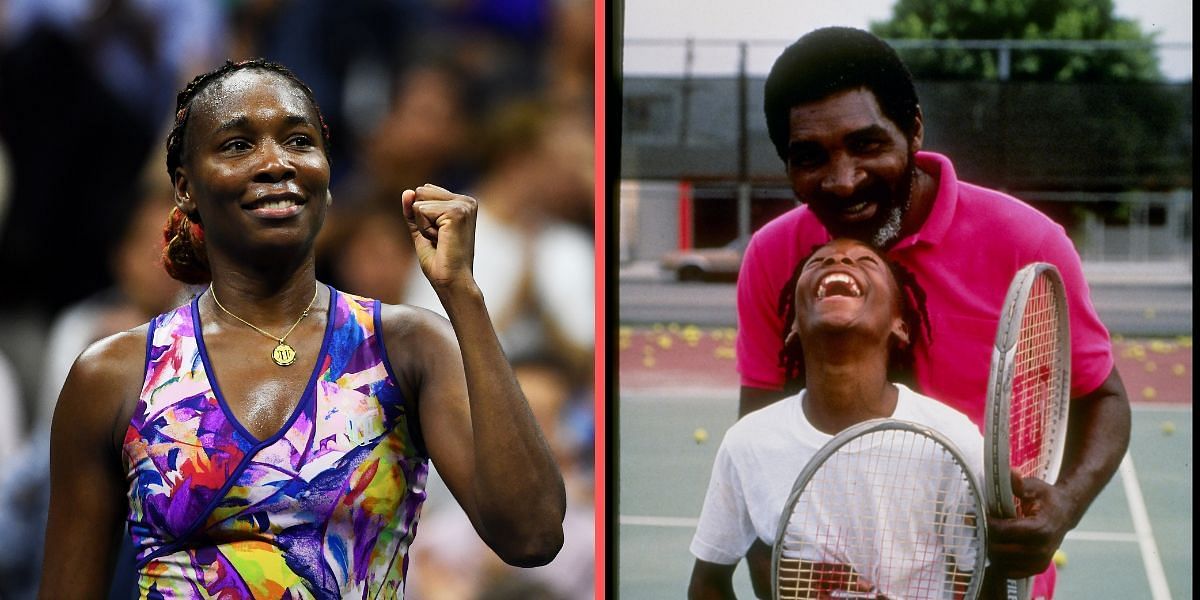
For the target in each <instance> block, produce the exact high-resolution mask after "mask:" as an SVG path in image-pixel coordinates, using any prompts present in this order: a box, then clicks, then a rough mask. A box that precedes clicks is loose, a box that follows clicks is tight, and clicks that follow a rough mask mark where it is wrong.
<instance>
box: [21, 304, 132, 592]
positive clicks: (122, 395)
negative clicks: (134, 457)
mask: <svg viewBox="0 0 1200 600" xmlns="http://www.w3.org/2000/svg"><path fill="white" fill-rule="evenodd" d="M145 340H146V328H145V327H142V328H140V329H139V330H135V331H132V332H125V333H120V334H117V335H114V336H112V337H109V338H106V339H104V340H101V341H99V342H96V343H95V344H93V345H92V346H91V347H90V348H88V349H87V350H85V351H84V352H83V354H81V355H80V356H79V358H78V359H76V360H75V364H74V365H73V366H72V367H71V371H70V374H69V375H67V380H66V382H65V383H64V384H63V389H62V393H61V394H59V399H58V404H57V406H56V408H55V411H54V421H53V425H52V427H51V433H50V515H49V519H48V521H47V524H46V553H45V557H44V559H43V561H42V579H41V589H40V596H39V597H41V598H85V597H90V596H94V595H96V594H97V593H98V590H107V589H108V587H109V581H110V579H111V577H112V569H113V562H114V558H115V555H116V552H117V543H118V542H119V540H120V531H121V522H122V518H123V515H124V512H125V509H126V507H127V502H126V500H125V489H124V475H123V474H122V472H121V463H120V451H119V448H120V445H121V442H122V440H121V432H122V431H123V428H121V426H120V423H121V420H122V418H123V417H126V418H127V417H128V407H127V406H126V405H129V406H132V401H131V396H130V394H132V395H133V396H132V397H133V398H136V397H137V393H138V388H139V386H140V380H141V375H142V373H141V368H142V365H143V359H142V357H143V355H144V353H145Z"/></svg>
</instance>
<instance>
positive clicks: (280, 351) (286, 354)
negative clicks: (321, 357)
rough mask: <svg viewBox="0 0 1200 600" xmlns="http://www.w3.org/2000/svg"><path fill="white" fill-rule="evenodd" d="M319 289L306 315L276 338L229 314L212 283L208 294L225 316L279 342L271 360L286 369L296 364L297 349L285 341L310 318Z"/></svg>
mask: <svg viewBox="0 0 1200 600" xmlns="http://www.w3.org/2000/svg"><path fill="white" fill-rule="evenodd" d="M319 289H320V288H318V287H316V286H314V287H313V297H312V300H310V301H309V302H308V308H305V309H304V313H303V314H301V315H300V318H299V319H296V322H295V323H292V326H291V328H290V329H288V330H287V333H285V334H283V335H282V336H280V337H275V336H273V335H271V334H270V332H267V331H265V330H263V329H262V328H261V327H259V326H258V325H255V324H254V323H251V322H250V321H247V320H245V319H243V318H241V317H239V316H237V315H235V314H233V313H231V312H229V309H228V308H225V307H224V306H222V305H221V301H220V300H217V292H216V291H215V290H213V286H212V283H209V284H208V292H209V293H210V294H212V299H213V302H216V303H217V308H220V309H221V310H223V311H225V314H227V315H229V316H231V317H233V318H235V319H237V320H239V321H241V322H243V323H245V324H247V325H249V326H250V327H251V328H253V329H254V330H255V331H257V332H259V333H261V334H263V335H265V336H267V337H269V338H271V339H273V340H275V341H276V342H279V343H278V344H276V346H275V349H274V350H272V351H271V360H273V361H275V364H277V365H279V366H281V367H286V366H288V365H290V364H292V363H294V362H296V349H295V348H292V347H291V346H290V345H288V344H287V342H284V340H286V339H287V336H289V335H292V331H294V330H295V329H296V326H297V325H299V324H300V321H303V320H304V317H307V316H308V311H310V310H312V307H313V304H315V303H316V302H317V290H319Z"/></svg>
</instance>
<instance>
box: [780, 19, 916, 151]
mask: <svg viewBox="0 0 1200 600" xmlns="http://www.w3.org/2000/svg"><path fill="white" fill-rule="evenodd" d="M862 87H865V88H867V89H868V90H871V92H872V93H874V94H875V99H876V100H877V101H878V102H879V106H880V108H881V109H882V110H883V114H884V115H885V116H887V118H889V119H891V120H892V122H893V123H895V124H896V126H897V127H898V128H899V129H900V130H901V131H903V132H904V134H905V136H907V137H908V138H909V139H912V136H913V134H914V133H916V119H917V112H918V107H917V91H916V88H915V87H913V81H912V74H911V73H909V71H908V67H905V66H904V63H903V62H902V61H901V60H900V57H899V56H898V55H897V54H896V51H895V50H894V49H892V47H891V46H889V45H888V44H887V42H884V41H883V40H882V39H880V38H878V37H876V36H875V35H874V34H872V33H869V32H866V31H863V30H861V29H854V28H851V27H826V28H822V29H817V30H815V31H811V32H809V33H806V34H804V35H803V36H802V37H801V38H800V39H798V40H796V41H795V42H794V43H792V45H790V46H788V47H787V48H786V49H784V51H783V53H782V54H780V55H779V58H777V59H775V64H774V65H772V66H771V72H770V73H769V74H768V75H767V81H766V86H765V88H764V90H763V112H764V113H766V117H767V133H768V134H770V136H771V142H772V143H774V144H775V152H777V153H778V154H779V158H781V159H783V160H784V161H785V162H786V161H787V147H788V138H789V131H790V129H791V124H790V119H791V111H792V108H793V107H795V106H797V105H800V104H806V103H809V102H815V101H818V100H822V99H824V98H828V97H829V96H831V95H833V94H835V93H838V92H842V91H846V90H853V89H858V88H862Z"/></svg>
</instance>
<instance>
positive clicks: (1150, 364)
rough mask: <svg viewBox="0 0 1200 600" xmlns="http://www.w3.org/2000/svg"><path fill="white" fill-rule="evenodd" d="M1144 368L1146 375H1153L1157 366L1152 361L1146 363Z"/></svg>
mask: <svg viewBox="0 0 1200 600" xmlns="http://www.w3.org/2000/svg"><path fill="white" fill-rule="evenodd" d="M1145 366H1146V372H1147V373H1153V372H1154V371H1155V370H1156V369H1158V365H1156V364H1154V361H1152V360H1148V361H1146V365H1145Z"/></svg>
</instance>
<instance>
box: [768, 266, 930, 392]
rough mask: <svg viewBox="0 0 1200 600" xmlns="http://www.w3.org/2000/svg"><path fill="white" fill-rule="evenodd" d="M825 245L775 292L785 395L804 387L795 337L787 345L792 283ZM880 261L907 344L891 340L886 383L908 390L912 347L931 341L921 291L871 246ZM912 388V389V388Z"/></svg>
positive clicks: (800, 350) (913, 381) (793, 299)
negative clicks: (780, 320) (781, 325)
mask: <svg viewBox="0 0 1200 600" xmlns="http://www.w3.org/2000/svg"><path fill="white" fill-rule="evenodd" d="M824 245H825V244H820V245H817V246H813V247H812V249H811V250H809V252H808V254H807V255H805V256H804V258H802V259H800V262H799V263H798V264H797V265H796V268H795V269H794V270H793V271H792V275H791V277H789V278H788V280H787V283H785V284H784V286H783V289H781V290H780V292H779V303H778V305H777V306H776V311H777V314H778V315H779V316H781V317H782V318H783V322H784V324H785V326H784V328H783V332H782V336H783V347H782V349H781V350H780V351H779V365H780V366H781V367H782V368H783V371H784V390H786V391H787V392H788V393H789V394H794V393H796V392H799V391H800V389H802V388H803V387H804V386H805V372H804V348H803V347H802V345H801V343H800V340H799V338H793V339H792V340H791V343H789V342H788V333H789V332H790V331H791V327H792V323H794V322H795V321H796V282H797V281H799V279H800V273H801V271H803V270H804V265H805V264H806V263H808V260H809V259H810V258H812V255H813V254H815V253H816V251H817V250H818V249H820V248H821V247H822V246H824ZM868 247H870V248H872V250H873V251H874V252H875V253H876V255H878V256H879V257H880V258H881V259H883V263H884V264H886V265H887V267H888V271H890V272H891V274H892V279H894V280H895V281H896V288H897V289H898V290H899V292H900V319H901V320H903V321H904V323H905V324H907V325H908V329H909V341H908V343H907V344H901V343H899V342H898V341H897V340H892V342H891V343H890V344H889V352H888V381H892V382H896V383H902V384H904V385H907V386H908V387H914V386H915V385H916V373H915V371H914V363H915V357H914V354H913V348H914V347H915V346H916V344H917V341H918V340H919V339H921V337H922V330H924V337H925V339H926V341H928V342H932V341H933V332H932V331H930V329H929V313H928V312H927V311H926V308H925V290H923V289H921V286H920V285H919V284H918V283H917V278H916V277H915V276H914V275H913V274H912V273H911V272H910V271H909V270H908V269H906V268H904V267H903V266H901V265H900V263H898V262H896V261H894V260H892V259H890V258H888V257H886V256H883V254H882V253H881V252H880V251H879V250H878V249H877V248H874V247H873V246H868ZM914 389H915V387H914Z"/></svg>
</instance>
